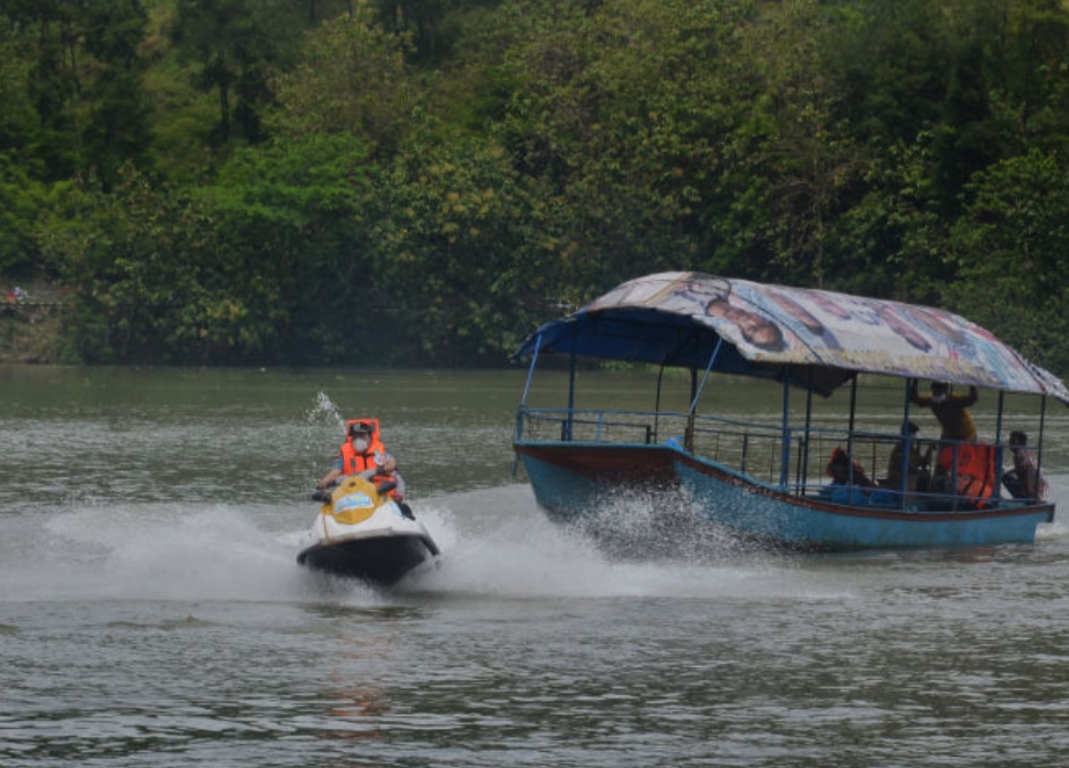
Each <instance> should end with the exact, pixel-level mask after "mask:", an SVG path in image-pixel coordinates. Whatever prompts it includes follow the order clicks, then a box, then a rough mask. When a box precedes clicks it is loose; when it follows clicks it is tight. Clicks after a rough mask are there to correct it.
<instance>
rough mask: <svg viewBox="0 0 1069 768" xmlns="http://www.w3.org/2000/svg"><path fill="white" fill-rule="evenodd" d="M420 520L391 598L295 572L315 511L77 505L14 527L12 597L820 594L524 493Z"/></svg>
mask: <svg viewBox="0 0 1069 768" xmlns="http://www.w3.org/2000/svg"><path fill="white" fill-rule="evenodd" d="M416 512H417V514H418V515H419V516H420V519H421V520H422V521H423V523H424V525H426V526H427V528H428V530H429V531H430V533H431V535H432V536H433V537H434V539H435V541H436V542H438V544H439V547H440V548H441V550H442V556H441V557H440V558H439V559H438V561H437V562H435V563H434V564H433V565H432V566H431V567H427V568H423V569H421V570H420V571H418V572H416V573H415V574H413V575H412V577H411V578H409V579H408V580H406V581H405V582H403V583H402V584H401V585H400V586H399V587H398V589H397V590H396V591H395V592H393V593H381V592H376V591H375V590H372V589H369V588H367V587H365V586H363V585H361V584H360V583H359V582H355V581H352V580H325V579H323V578H322V577H317V576H316V575H314V574H311V573H310V572H308V571H307V570H306V569H304V568H302V567H300V566H298V565H297V564H296V562H295V551H296V541H297V539H298V537H299V536H300V534H301V532H302V531H303V526H304V525H305V524H306V523H310V522H311V519H312V515H313V512H312V510H311V509H306V508H304V507H303V506H294V505H274V506H273V505H263V506H251V505H227V504H223V503H217V504H181V503H175V504H119V505H116V504H94V503H88V504H86V503H72V504H71V505H70V506H68V507H64V508H62V509H60V511H58V512H56V513H54V515H53V516H52V517H49V518H47V519H42V518H41V515H40V513H33V514H27V515H24V516H20V517H18V518H16V519H14V520H11V519H9V523H10V524H11V526H12V527H13V528H14V530H15V535H14V536H12V537H9V538H7V539H6V542H5V543H4V544H2V545H0V547H2V550H4V551H3V552H2V554H3V556H2V558H0V583H3V585H4V597H5V599H8V600H44V599H53V600H68V599H75V600H110V599H117V600H176V601H213V600H248V601H306V600H322V599H328V600H344V601H356V602H359V603H365V602H369V601H370V602H374V603H377V602H380V601H384V600H385V601H388V600H391V599H396V597H397V596H398V595H400V596H402V597H403V596H404V595H405V594H406V593H410V594H411V593H431V594H435V595H438V596H446V597H448V596H449V595H453V594H455V595H463V596H468V597H471V596H480V595H482V596H488V597H496V598H503V599H528V598H547V597H558V596H559V597H566V598H593V599H598V598H617V597H636V596H638V597H667V596H674V597H712V598H725V597H727V598H731V597H735V596H740V597H742V596H744V597H747V598H749V599H752V598H761V597H769V598H775V597H787V596H790V597H794V598H797V597H800V596H808V597H810V598H815V599H819V598H822V597H832V596H841V594H842V590H841V588H840V587H838V586H835V585H833V584H831V583H824V581H823V579H822V578H820V577H819V576H815V575H814V574H809V575H808V576H807V577H805V578H802V579H799V577H798V573H797V561H796V560H792V559H790V558H786V559H784V558H778V559H777V558H772V559H768V558H757V559H752V558H748V559H746V560H741V559H738V558H734V559H732V558H730V557H729V558H728V560H727V561H726V562H722V563H715V562H714V563H710V562H701V561H699V562H695V561H688V560H665V559H659V560H655V561H649V560H645V561H644V560H629V561H619V560H616V559H613V558H610V557H608V556H606V555H605V554H604V553H603V552H602V551H601V550H599V549H598V548H597V547H596V546H595V545H594V544H593V543H592V542H591V541H590V540H589V539H588V538H586V537H584V536H582V535H580V534H579V533H577V532H573V531H569V530H567V529H564V528H562V527H560V526H558V525H555V524H553V523H551V522H550V521H548V520H547V519H546V518H545V516H544V515H543V514H542V513H541V511H540V510H538V509H537V507H536V506H535V505H534V502H533V500H532V499H531V497H530V489H529V488H527V487H526V486H519V485H517V486H506V487H500V488H494V489H488V490H484V491H475V492H470V493H463V494H454V495H446V496H439V497H436V498H432V499H428V500H426V501H423V502H418V503H417V504H416Z"/></svg>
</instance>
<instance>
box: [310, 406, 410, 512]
mask: <svg viewBox="0 0 1069 768" xmlns="http://www.w3.org/2000/svg"><path fill="white" fill-rule="evenodd" d="M369 469H374V470H376V473H375V475H374V476H373V477H372V478H371V481H372V482H373V483H375V484H376V485H377V484H380V483H383V482H386V481H392V482H394V483H396V484H397V486H396V487H395V488H394V489H393V490H392V491H390V496H392V497H393V498H394V499H395V500H396V501H398V502H400V501H402V500H403V499H404V497H405V481H404V478H402V477H401V473H400V472H398V471H397V460H396V459H394V457H393V456H392V455H391V454H390V452H389V451H387V450H386V446H385V445H383V444H382V441H381V440H380V439H379V435H378V429H377V422H375V421H374V420H366V421H359V420H358V421H350V422H349V429H348V432H347V434H346V437H345V442H344V443H342V445H341V447H340V448H339V449H338V454H337V456H335V457H334V466H333V467H331V469H330V471H329V472H327V474H325V475H324V476H323V478H322V479H321V480H320V481H319V482H318V483H316V487H317V488H326V487H327V486H329V485H330V484H331V483H333V482H334V481H336V480H337V479H338V478H339V477H344V476H345V475H355V474H359V473H360V472H365V471H367V470H369Z"/></svg>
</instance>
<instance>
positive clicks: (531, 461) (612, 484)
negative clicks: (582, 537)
mask: <svg viewBox="0 0 1069 768" xmlns="http://www.w3.org/2000/svg"><path fill="white" fill-rule="evenodd" d="M514 447H515V450H516V455H517V456H518V457H519V458H520V460H521V461H522V462H523V467H524V470H525V471H526V472H527V477H528V478H529V479H530V481H531V489H532V490H533V491H534V495H535V500H536V501H537V502H538V505H539V506H540V507H541V508H542V509H543V510H545V511H546V514H547V515H548V516H549V517H550V518H551V519H554V520H556V521H558V522H570V521H576V520H580V519H581V518H582V517H584V516H585V515H586V514H588V513H589V512H591V510H593V509H595V508H596V507H597V506H598V505H599V503H600V502H602V501H604V500H605V498H606V497H608V496H610V495H612V496H613V497H616V496H619V495H620V494H622V493H627V492H629V491H635V490H639V489H641V490H643V491H650V490H657V489H662V490H664V489H672V490H675V489H678V485H679V484H678V481H677V478H676V475H675V472H674V470H673V467H672V460H673V451H671V449H669V448H668V447H667V446H662V445H606V444H599V443H516V444H515V446H514Z"/></svg>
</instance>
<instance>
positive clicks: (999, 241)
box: [0, 0, 1069, 372]
mask: <svg viewBox="0 0 1069 768" xmlns="http://www.w3.org/2000/svg"><path fill="white" fill-rule="evenodd" d="M0 104H3V105H4V107H3V109H2V110H0V275H3V279H4V280H5V281H12V280H15V279H19V278H21V279H25V278H26V276H27V275H30V276H34V277H39V278H42V279H46V280H49V281H52V282H55V283H57V284H60V285H62V286H64V287H65V289H66V291H67V297H68V299H67V302H66V305H65V317H64V337H63V342H64V346H63V350H62V353H61V356H62V358H63V359H65V360H68V361H82V362H87V363H110V362H118V363H183V364H207V365H210V364H289V365H312V364H314V365H360V364H376V365H487V364H500V363H501V362H503V361H504V360H505V358H506V356H507V355H508V353H509V352H510V351H512V350H513V349H514V347H515V346H516V345H517V343H518V342H519V340H520V339H521V338H522V337H523V336H524V335H526V334H527V333H528V332H529V331H530V330H532V329H533V328H534V327H535V326H536V325H537V324H538V323H540V322H543V321H545V320H547V319H550V318H552V317H555V316H557V315H558V314H560V313H561V312H562V311H564V310H566V309H569V308H573V307H575V306H578V305H580V304H582V303H584V302H585V301H587V300H589V299H590V298H592V297H593V296H595V295H597V294H598V293H600V292H602V291H604V290H606V289H608V288H610V287H611V286H613V285H615V284H617V283H619V282H621V281H622V280H625V279H628V278H631V277H635V276H638V275H642V274H646V273H649V272H654V271H660V270H669V269H695V270H701V271H705V272H711V273H714V274H722V275H729V276H735V277H747V278H752V279H757V280H766V281H771V282H779V283H784V284H792V285H805V286H812V287H824V288H829V289H835V290H845V291H848V292H854V293H861V294H866V295H871V296H876V297H891V298H898V299H902V300H907V301H916V302H921V303H928V304H936V305H940V306H944V307H946V308H949V309H951V310H955V311H959V312H962V313H963V314H965V315H966V316H968V317H970V318H971V319H973V320H975V321H977V322H979V323H981V324H982V325H985V326H987V327H989V328H991V329H992V330H994V331H995V332H996V333H998V334H999V335H1000V336H1001V337H1003V338H1004V339H1005V340H1007V341H1008V342H1010V343H1011V344H1013V345H1014V346H1016V347H1017V348H1018V349H1020V350H1021V351H1022V352H1023V353H1024V354H1025V355H1027V356H1029V357H1030V358H1032V359H1035V360H1037V361H1038V362H1041V363H1043V364H1045V365H1047V366H1049V367H1051V368H1052V369H1054V370H1057V371H1061V372H1066V371H1069V345H1066V344H1064V342H1063V340H1064V339H1065V338H1066V334H1067V332H1069V314H1067V313H1065V312H1063V311H1061V308H1062V306H1063V305H1064V304H1065V303H1066V299H1067V298H1069V296H1067V293H1069V258H1067V255H1066V249H1065V243H1066V242H1069V240H1067V238H1066V237H1065V229H1066V227H1067V226H1069V223H1067V220H1066V218H1067V217H1066V215H1065V212H1066V211H1067V210H1069V154H1067V152H1069V8H1067V6H1066V3H1065V2H1063V0H935V1H934V2H933V0H896V2H893V3H888V2H886V0H392V1H391V2H386V0H363V1H362V2H361V1H358V0H181V2H179V1H178V0H87V1H86V2H74V1H73V0H0Z"/></svg>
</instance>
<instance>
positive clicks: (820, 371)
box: [514, 272, 1069, 550]
mask: <svg viewBox="0 0 1069 768" xmlns="http://www.w3.org/2000/svg"><path fill="white" fill-rule="evenodd" d="M546 355H558V356H560V355H563V356H565V357H566V358H567V360H568V365H569V372H570V376H569V385H568V391H567V402H566V403H562V404H561V406H560V407H552V408H542V407H538V408H536V407H532V406H531V405H530V404H529V401H530V399H531V398H530V396H531V389H532V383H533V381H534V374H535V371H536V369H537V368H538V367H539V363H540V360H544V358H545V356H546ZM524 358H530V372H529V374H528V378H527V385H526V387H525V389H524V392H523V396H522V399H521V403H520V406H519V408H518V411H517V419H516V433H515V439H514V448H515V451H516V455H517V458H518V459H519V462H522V466H523V468H524V470H525V472H526V474H527V477H528V478H529V480H530V483H531V487H532V489H533V491H534V495H535V498H536V500H537V502H538V504H539V505H540V506H541V507H542V508H543V509H544V510H545V511H546V512H547V514H548V515H549V516H550V517H551V518H552V519H554V520H557V521H560V522H564V523H573V522H579V523H581V522H583V521H584V520H590V519H595V518H597V519H599V520H601V521H602V522H603V521H604V515H605V514H606V505H607V503H608V502H609V501H611V500H618V499H620V498H621V497H624V498H626V497H629V496H633V495H635V494H644V495H646V496H649V497H651V498H656V497H663V498H665V499H669V500H671V501H669V502H667V503H669V504H672V505H680V504H682V505H685V506H687V507H688V511H689V512H690V513H692V514H693V515H695V516H697V518H698V519H700V520H702V521H704V522H706V523H708V524H709V525H711V526H716V527H717V528H718V529H722V530H726V531H730V532H732V534H733V535H738V536H741V537H744V538H747V539H755V540H758V541H761V542H769V543H772V544H775V545H781V546H788V547H797V548H806V549H830V550H851V549H874V548H875V549H879V548H920V547H954V546H975V545H991V544H1001V543H1011V542H1013V543H1031V542H1033V541H1034V540H1035V535H1036V527H1037V525H1039V524H1040V523H1049V522H1051V521H1052V520H1053V518H1054V504H1053V503H1052V502H1050V501H1048V500H1047V499H1045V498H1043V495H1044V493H1043V485H1042V484H1040V483H1039V482H1036V483H1035V484H1034V486H1033V487H1032V488H1031V491H1032V492H1031V493H1027V492H1022V490H1021V489H1020V488H1016V489H1015V493H1016V494H1017V495H1016V496H1011V495H1010V494H1009V493H1008V492H1007V491H1006V490H1005V489H1004V488H1003V483H1002V482H1001V475H1002V471H1003V462H1004V461H1008V460H1011V458H1012V457H1011V448H1010V447H1009V446H1008V445H1007V439H1006V438H1007V436H1008V435H1009V434H1010V433H1011V431H1015V430H1021V431H1022V432H1025V431H1026V430H1027V432H1026V434H1027V435H1028V436H1029V437H1028V441H1027V442H1028V445H1027V446H1026V447H1024V448H1021V447H1020V446H1017V447H1016V448H1013V450H1014V451H1016V450H1018V449H1020V450H1026V451H1027V452H1028V453H1027V455H1030V456H1031V461H1032V466H1033V468H1034V471H1035V477H1036V478H1037V479H1038V478H1039V477H1040V476H1041V475H1040V468H1041V466H1042V459H1043V431H1044V427H1045V420H1046V406H1047V402H1048V399H1050V398H1053V399H1054V400H1056V401H1058V402H1061V403H1062V404H1066V405H1069V392H1067V390H1066V388H1065V385H1064V384H1063V383H1062V382H1061V381H1060V380H1059V379H1058V378H1057V377H1055V376H1054V375H1052V374H1051V373H1049V372H1048V371H1045V370H1043V369H1042V368H1040V367H1039V366H1037V365H1035V364H1033V363H1031V362H1029V361H1028V360H1026V359H1025V358H1024V357H1022V356H1021V355H1020V354H1019V353H1018V352H1016V351H1015V350H1013V349H1012V348H1010V347H1009V346H1008V345H1006V344H1004V343H1003V342H1001V341H1000V340H999V339H997V338H996V337H995V336H994V335H993V334H992V333H990V332H989V331H987V330H985V329H983V328H981V327H980V326H978V325H976V324H974V323H972V322H970V321H969V320H967V319H965V318H963V317H961V316H960V315H956V314H953V313H950V312H946V311H944V310H940V309H936V308H933V307H926V306H920V305H912V304H905V303H901V302H895V301H887V300H879V299H871V298H866V297H861V296H854V295H849V294H844V293H836V292H831V291H822V290H814V289H802V288H792V287H787V286H780V285H771V284H762V283H756V282H752V281H746V280H737V279H729V278H722V277H716V276H712V275H706V274H702V273H695V272H668V273H661V274H655V275H649V276H646V277H642V278H638V279H635V280H631V281H629V282H626V283H624V284H622V285H620V286H618V287H617V288H615V289H613V290H612V291H610V292H609V293H607V294H605V295H604V296H601V297H599V298H597V299H595V300H594V301H593V302H591V303H589V304H588V305H586V306H585V307H583V308H582V309H579V310H578V311H576V312H574V313H572V314H569V315H568V316H566V317H563V318H560V319H558V320H555V321H552V322H550V323H547V324H545V325H543V326H542V327H540V328H539V329H538V330H536V331H535V332H534V333H533V334H531V335H530V336H529V337H528V338H527V339H526V340H525V341H524V342H523V344H522V345H521V346H520V348H519V349H518V350H517V352H516V354H515V356H514V359H517V360H519V359H524ZM584 360H594V361H605V360H615V361H630V362H633V363H639V364H646V365H648V366H649V365H652V366H658V367H659V369H660V373H659V375H658V377H657V385H656V400H655V406H654V409H653V410H646V411H638V410H628V409H620V408H614V407H611V406H613V405H614V404H613V403H606V406H607V407H605V408H594V409H590V408H583V409H580V408H577V407H576V388H577V385H578V384H577V376H576V371H577V370H578V369H579V366H580V365H583V364H585V363H584V362H583V361H584ZM672 368H681V369H684V370H686V371H689V376H685V375H684V376H678V375H676V376H671V377H669V378H670V379H672V380H674V381H677V382H678V381H685V382H686V388H687V391H686V393H685V397H684V398H683V399H682V402H684V403H686V405H685V406H684V407H682V408H676V409H668V408H662V407H661V402H662V385H663V381H664V378H665V377H664V373H665V370H666V369H672ZM740 377H742V378H740ZM718 379H719V380H722V381H725V382H726V385H725V386H728V387H732V386H734V387H737V386H738V385H739V382H740V381H742V382H743V383H746V382H752V386H753V388H754V389H755V390H756V389H757V388H763V389H764V391H766V392H768V393H770V397H771V398H772V403H771V404H772V405H773V406H775V407H774V409H772V413H773V414H775V412H777V411H778V415H774V416H773V417H765V418H757V417H754V416H752V415H748V416H747V415H742V416H739V415H736V414H733V413H731V412H730V411H729V410H725V409H723V408H718V405H717V403H722V402H723V401H724V397H722V396H720V397H718V396H717V394H715V392H716V386H715V384H710V382H711V381H716V380H718ZM922 379H923V380H928V381H933V382H942V383H944V384H946V385H949V388H950V390H951V394H950V397H951V399H954V398H957V399H959V400H960V399H962V398H963V397H969V396H972V395H973V394H976V395H982V397H983V399H984V404H985V415H984V416H983V417H982V418H978V419H977V423H978V424H979V425H980V427H981V428H982V429H981V430H980V434H977V435H976V436H973V437H971V438H969V439H962V438H961V435H954V434H951V433H950V431H948V430H943V431H942V432H941V433H940V434H939V436H938V437H935V436H934V434H933V435H932V436H930V437H921V436H920V435H919V434H917V433H916V432H915V431H914V430H915V429H916V428H917V427H916V423H918V422H920V423H924V424H925V425H926V426H927V427H928V428H929V433H930V434H931V433H932V432H934V431H938V430H939V422H937V421H936V420H935V418H934V416H933V415H932V414H933V413H934V410H933V409H932V403H931V401H930V398H928V396H926V395H923V394H920V390H919V388H918V386H917V382H918V381H919V380H922ZM867 385H870V387H871V391H870V392H869V393H868V394H867V395H866V394H864V393H865V387H866V386H867ZM747 387H748V388H749V387H750V385H749V384H747ZM973 388H975V389H973ZM934 389H935V388H933V391H934ZM963 391H967V392H968V393H969V395H968V396H965V395H963ZM721 394H722V393H721ZM859 397H861V398H862V399H864V398H867V402H869V403H874V402H875V403H878V407H875V406H874V407H873V408H870V409H868V410H866V409H865V408H859V405H858V404H859ZM1008 399H1011V400H1012V408H1009V409H1008V408H1007V406H1008ZM709 401H712V403H713V405H712V407H711V411H710V412H706V408H705V407H704V406H703V407H699V406H702V405H703V403H706V402H709ZM966 402H968V401H966ZM889 403H890V404H891V405H895V406H900V415H901V418H898V417H896V418H894V419H893V420H892V421H888V420H887V416H886V414H887V407H886V406H887V404H889ZM993 403H997V411H996V412H994V413H993V414H992V413H991V412H990V411H991V407H990V406H991V404H993ZM1022 403H1024V404H1023V405H1022ZM839 406H841V407H839ZM940 407H942V406H940ZM974 410H975V409H974ZM1011 420H1012V423H1010V422H1011ZM1026 421H1027V422H1028V423H1027V424H1025V423H1024V422H1026ZM1017 443H1020V440H1018V441H1017ZM921 457H923V459H922V458H921ZM884 475H886V476H884ZM672 511H678V510H668V509H666V510H665V514H669V513H670V512H672Z"/></svg>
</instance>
